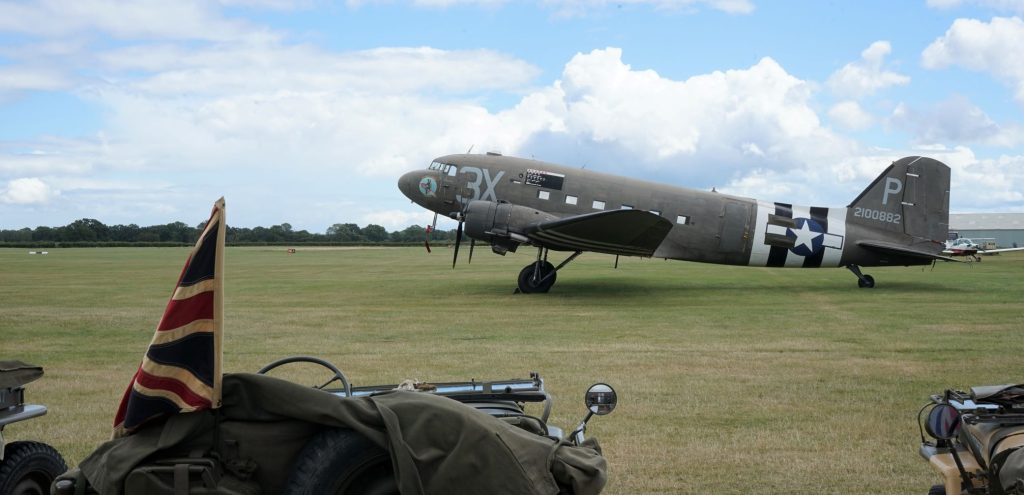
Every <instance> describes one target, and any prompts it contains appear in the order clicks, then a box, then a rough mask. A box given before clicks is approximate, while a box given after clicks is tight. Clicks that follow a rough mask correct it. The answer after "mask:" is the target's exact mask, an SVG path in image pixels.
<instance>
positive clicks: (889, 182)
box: [848, 156, 949, 241]
mask: <svg viewBox="0 0 1024 495" xmlns="http://www.w3.org/2000/svg"><path fill="white" fill-rule="evenodd" d="M849 208H850V210H851V211H850V213H849V216H848V221H850V222H852V223H858V224H861V225H864V226H867V227H871V228H873V229H879V230H886V231H890V232H901V233H904V234H906V235H908V236H910V237H912V238H914V240H926V241H943V240H945V239H946V234H947V232H948V231H949V167H948V166H946V165H945V164H944V163H942V162H940V161H938V160H933V159H931V158H925V157H922V156H908V157H906V158H901V159H899V160H896V161H895V162H893V163H892V165H889V168H887V169H885V171H884V172H882V174H881V175H879V176H878V178H877V179H875V181H874V182H872V183H871V185H870V186H868V188H867V189H865V190H864V192H862V193H860V196H857V199H855V200H853V202H852V203H850V206H849Z"/></svg>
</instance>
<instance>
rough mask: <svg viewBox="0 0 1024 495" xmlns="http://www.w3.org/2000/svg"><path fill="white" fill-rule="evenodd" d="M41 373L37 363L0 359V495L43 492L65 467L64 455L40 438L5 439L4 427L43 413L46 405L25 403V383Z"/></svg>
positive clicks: (42, 493)
mask: <svg viewBox="0 0 1024 495" xmlns="http://www.w3.org/2000/svg"><path fill="white" fill-rule="evenodd" d="M41 376H43V369H42V368H41V367H39V366H33V365H30V364H25V363H22V362H20V361H0V495H44V494H47V493H50V483H51V482H52V481H53V479H54V478H56V477H57V475H59V474H61V473H63V472H64V471H65V470H67V465H66V464H65V463H64V458H63V457H61V455H60V453H58V452H57V450H56V449H54V448H53V447H51V446H49V445H47V444H45V443H40V442H32V441H18V442H11V443H6V442H5V441H4V436H3V430H4V427H5V426H7V425H9V424H11V423H17V422H19V421H26V420H29V419H32V418H38V417H39V416H42V415H44V414H46V407H45V406H41V405H36V404H25V385H27V384H28V383H29V382H32V381H35V380H36V379H38V378H39V377H41Z"/></svg>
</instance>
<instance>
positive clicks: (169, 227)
mask: <svg viewBox="0 0 1024 495" xmlns="http://www.w3.org/2000/svg"><path fill="white" fill-rule="evenodd" d="M203 227H205V222H203V223H200V224H199V225H196V226H194V227H192V226H189V225H188V224H185V223H184V222H172V223H168V224H164V225H151V226H148V227H140V226H138V225H135V224H128V225H105V224H103V222H100V221H99V220H95V219H92V218H82V219H80V220H75V221H74V222H71V223H69V224H67V225H65V226H63V227H36V228H34V229H30V228H28V227H26V228H23V229H18V230H10V229H0V246H4V245H7V246H54V247H59V246H108V245H153V246H156V245H178V244H194V243H195V242H196V239H198V238H199V234H200V233H202V231H203ZM425 238H426V231H425V228H424V227H421V226H419V225H412V226H410V227H407V228H405V229H403V230H398V231H394V232H388V231H387V229H385V228H384V227H382V226H380V225H375V224H369V225H367V226H365V227H360V226H359V225H357V224H354V223H336V224H334V225H331V226H330V227H328V229H327V232H325V233H323V234H321V233H316V232H309V231H306V230H294V229H293V228H292V226H291V224H288V223H282V224H280V225H273V226H270V227H253V228H249V227H231V226H229V227H228V230H227V232H226V235H225V240H226V242H227V243H228V244H234V245H245V244H414V243H422V242H423V240H424V239H425ZM430 240H431V242H439V243H442V244H443V243H446V242H449V241H454V240H455V231H454V230H450V231H446V230H437V231H434V232H433V233H431V235H430Z"/></svg>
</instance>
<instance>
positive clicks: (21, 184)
mask: <svg viewBox="0 0 1024 495" xmlns="http://www.w3.org/2000/svg"><path fill="white" fill-rule="evenodd" d="M59 194H60V191H56V190H54V189H52V188H50V186H49V185H47V184H46V183H45V182H43V181H42V180H40V179H38V178H36V177H24V178H21V179H14V180H11V181H8V182H7V187H6V188H5V189H3V190H0V202H3V203H7V204H15V205H38V204H45V203H48V202H49V201H50V199H52V198H53V197H54V196H56V195H59Z"/></svg>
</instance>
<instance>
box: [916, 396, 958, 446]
mask: <svg viewBox="0 0 1024 495" xmlns="http://www.w3.org/2000/svg"><path fill="white" fill-rule="evenodd" d="M924 429H925V431H927V432H928V434H929V435H931V436H933V437H935V438H937V439H939V440H949V439H951V438H953V437H955V436H956V435H957V434H958V433H959V432H960V411H957V410H956V408H955V407H953V406H951V405H949V404H939V405H937V406H935V407H933V408H932V410H931V411H928V419H927V420H926V421H925V423H924Z"/></svg>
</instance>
